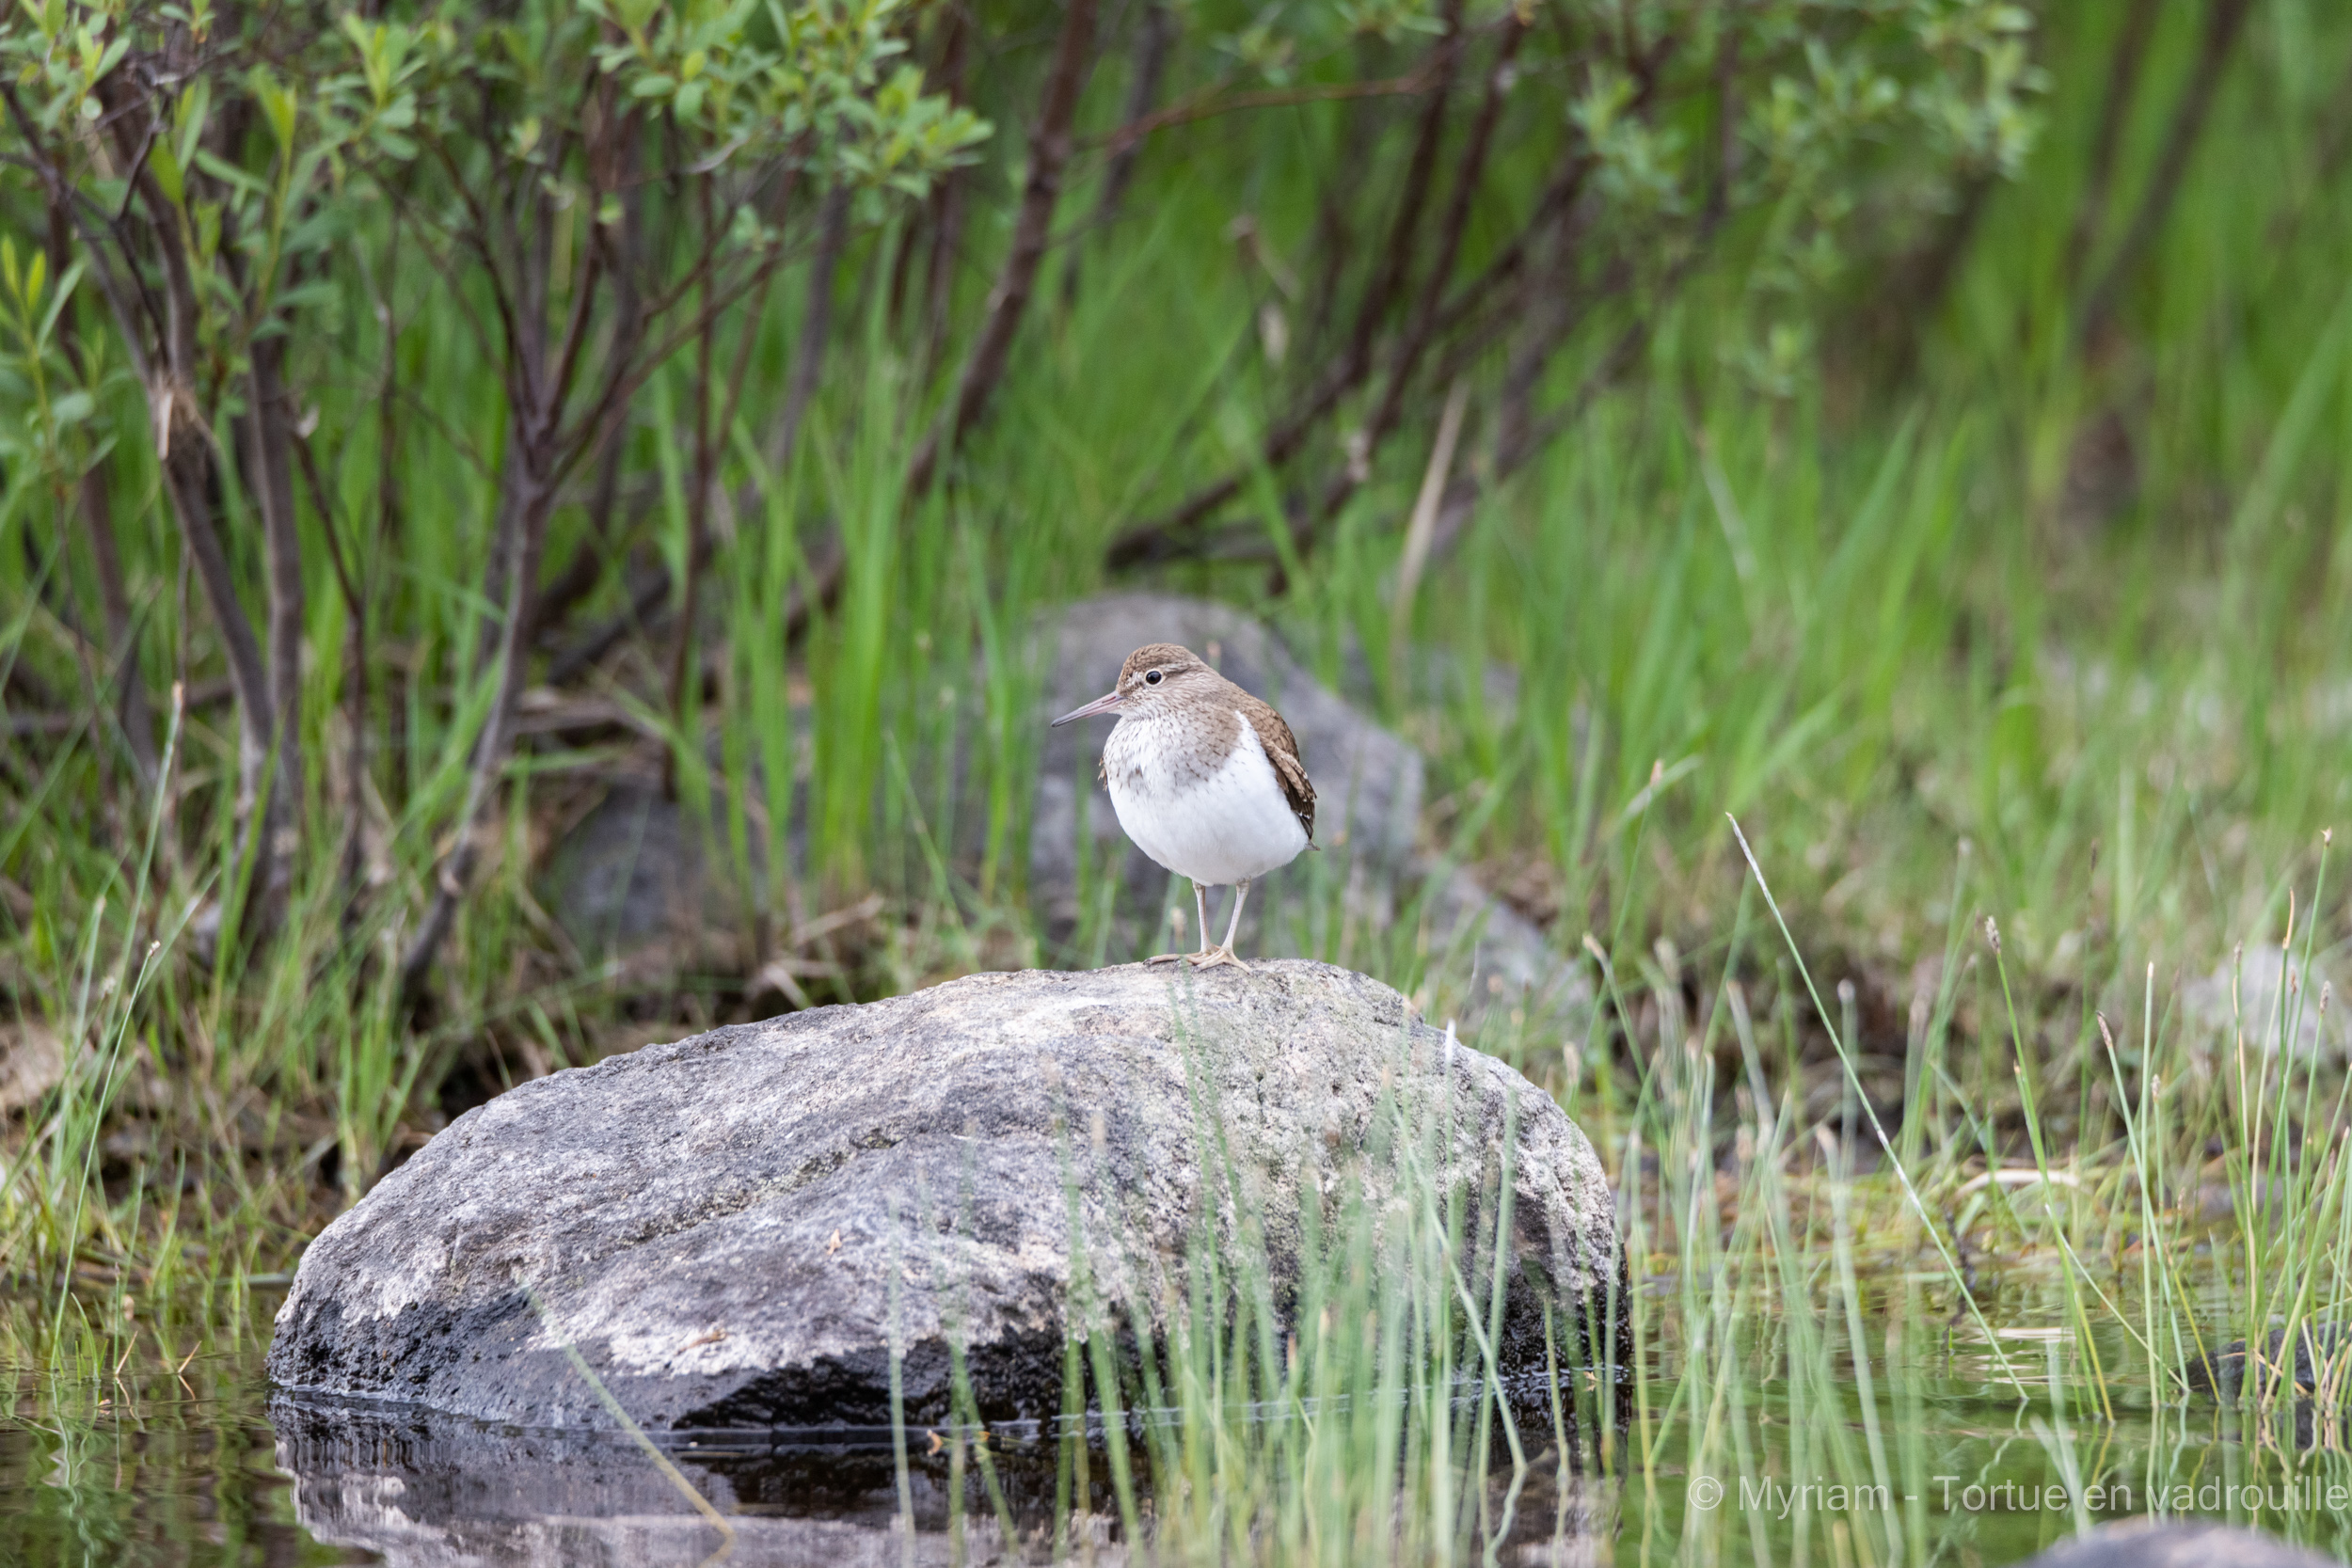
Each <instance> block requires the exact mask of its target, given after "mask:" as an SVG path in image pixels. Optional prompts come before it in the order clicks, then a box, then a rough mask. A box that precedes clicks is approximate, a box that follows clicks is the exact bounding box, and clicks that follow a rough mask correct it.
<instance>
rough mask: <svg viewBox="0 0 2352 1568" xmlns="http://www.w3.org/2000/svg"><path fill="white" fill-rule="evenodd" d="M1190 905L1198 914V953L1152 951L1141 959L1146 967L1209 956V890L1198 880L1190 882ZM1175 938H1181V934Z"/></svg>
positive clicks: (1180, 939)
mask: <svg viewBox="0 0 2352 1568" xmlns="http://www.w3.org/2000/svg"><path fill="white" fill-rule="evenodd" d="M1192 907H1193V909H1194V911H1197V912H1198V913H1199V915H1200V952H1198V953H1154V954H1152V956H1151V957H1150V958H1146V959H1144V960H1143V961H1144V964H1145V965H1146V966H1147V967H1149V966H1150V965H1152V964H1166V963H1174V962H1175V961H1176V960H1177V959H1179V958H1191V959H1194V960H1196V961H1198V960H1199V959H1201V958H1207V957H1208V956H1209V890H1208V889H1206V888H1204V887H1202V886H1201V885H1200V883H1199V882H1195V883H1193V884H1192ZM1177 940H1179V941H1182V940H1183V938H1182V936H1181V934H1180V935H1179V937H1178V939H1177Z"/></svg>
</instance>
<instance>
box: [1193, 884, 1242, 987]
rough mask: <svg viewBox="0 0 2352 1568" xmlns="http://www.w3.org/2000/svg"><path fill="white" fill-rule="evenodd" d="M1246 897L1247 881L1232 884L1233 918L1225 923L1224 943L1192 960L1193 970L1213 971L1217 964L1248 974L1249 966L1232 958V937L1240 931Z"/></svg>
mask: <svg viewBox="0 0 2352 1568" xmlns="http://www.w3.org/2000/svg"><path fill="white" fill-rule="evenodd" d="M1248 897H1249V879H1248V878H1247V877H1244V878H1243V879H1241V880H1240V881H1238V882H1235V883H1234V884H1233V918H1232V919H1231V920H1229V921H1227V922H1226V923H1225V941H1224V942H1223V944H1221V945H1220V946H1217V947H1214V948H1211V949H1210V950H1209V951H1208V952H1206V953H1202V954H1200V955H1199V956H1198V957H1196V958H1194V959H1193V960H1192V967H1193V968H1195V969H1215V968H1216V967H1217V966H1218V965H1219V964H1232V966H1233V967H1234V968H1235V969H1238V970H1240V971H1241V972H1242V973H1243V974H1248V973H1249V966H1248V964H1246V963H1244V962H1242V961H1241V960H1240V959H1239V958H1235V957H1233V936H1234V933H1235V932H1237V931H1239V930H1240V929H1241V907H1242V905H1243V903H1244V902H1245V901H1247V900H1248ZM1206 934H1207V933H1206V932H1203V933H1202V935H1204V936H1205V935H1206Z"/></svg>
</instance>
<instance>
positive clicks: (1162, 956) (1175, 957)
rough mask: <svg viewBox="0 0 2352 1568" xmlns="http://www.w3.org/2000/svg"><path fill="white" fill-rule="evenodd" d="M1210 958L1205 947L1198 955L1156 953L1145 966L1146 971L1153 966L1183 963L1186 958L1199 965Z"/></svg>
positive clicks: (1148, 959)
mask: <svg viewBox="0 0 2352 1568" xmlns="http://www.w3.org/2000/svg"><path fill="white" fill-rule="evenodd" d="M1208 956H1209V950H1208V949H1207V948H1205V947H1203V948H1202V949H1200V952H1198V953H1154V954H1152V956H1151V957H1150V958H1146V959H1144V960H1143V964H1144V967H1145V968H1146V969H1149V968H1150V967H1151V966H1152V965H1153V964H1172V963H1182V962H1184V960H1185V959H1186V958H1190V959H1191V960H1192V961H1193V962H1194V963H1196V964H1197V963H1199V962H1200V960H1201V959H1203V958H1207V957H1208Z"/></svg>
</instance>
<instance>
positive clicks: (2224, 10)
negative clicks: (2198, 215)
mask: <svg viewBox="0 0 2352 1568" xmlns="http://www.w3.org/2000/svg"><path fill="white" fill-rule="evenodd" d="M2252 9H2253V0H2213V4H2212V6H2211V7H2210V8H2208V9H2207V10H2206V12H2205V36H2204V41H2203V44H2202V45H2201V47H2200V48H2199V50H2198V53H2197V64H2196V67H2195V69H2194V70H2193V71H2191V72H2190V74H2189V80H2188V86H2187V87H2185V88H2183V89H2182V92H2181V100H2180V102H2179V103H2177V104H2175V105H2174V107H2173V110H2172V123H2171V126H2170V127H2169V130H2168V131H2167V132H2166V135H2165V139H2164V148H2163V150H2162V151H2161V152H2159V153H2158V154H2157V156H2156V166H2155V168H2154V170H2153V172H2151V173H2150V175H2149V176H2148V187H2147V189H2146V190H2144V191H2142V192H2141V193H2140V198H2139V207H2138V209H2137V211H2136V212H2134V213H2133V214H2132V223H2131V227H2130V228H2129V229H2127V230H2124V234H2123V239H2122V244H2120V245H2117V246H2116V248H2115V255H2114V257H2113V258H2112V259H2111V260H2109V261H2108V262H2107V266H2106V271H2105V272H2103V273H2101V274H2100V275H2099V280H2098V282H2097V283H2096V284H2094V285H2092V287H2091V290H2090V294H2089V295H2088V296H2086V297H2085V299H2084V301H2083V307H2082V311H2081V313H2080V314H2079V315H2078V316H2076V318H2075V327H2074V347H2075V351H2076V352H2077V353H2080V352H2081V351H2083V350H2084V349H2086V348H2088V347H2090V345H2091V344H2093V343H2094V342H2096V341H2098V340H2099V338H2100V337H2101V335H2102V334H2104V333H2105V332H2106V328H2107V326H2108V325H2110V323H2111V322H2112V320H2113V318H2114V314H2115V308H2116V304H2117V301H2118V300H2119V299H2120V298H2121V297H2122V292H2123V285H2124V283H2125V282H2126V281H2128V280H2129V278H2130V277H2131V275H2132V274H2133V272H2134V271H2136V270H2137V268H2138V266H2139V261H2140V257H2141V256H2142V255H2144V254H2145V253H2146V251H2147V249H2148V247H2149V246H2150V245H2153V244H2154V243H2155V238H2156V236H2157V235H2158V234H2159V233H2161V232H2162V231H2163V229H2164V221H2165V219H2166V217H2168V216H2169V214H2170V213H2171V211H2172V202H2173V200H2174V198H2176V197H2178V196H2179V195H2180V190H2181V180H2182V177H2183V176H2184V175H2185V174H2186V173H2187V172H2188V161H2189V157H2190V155H2191V154H2192V153H2194V152H2195V151H2196V150H2197V138H2198V135H2200V134H2201V132H2202V131H2203V130H2204V125H2205V117H2206V114H2207V112H2208V111H2209V110H2211V109H2212V107H2213V98H2214V92H2215V90H2216V89H2217V87H2219V86H2220V84H2221V76H2222V72H2223V71H2225V70H2226V69H2227V68H2228V66H2229V63H2230V55H2231V52H2232V50H2233V47H2234V45H2235V44H2236V42H2237V36H2238V34H2239V32H2240V31H2241V30H2242V29H2243V28H2244V26H2245V24H2246V18H2247V16H2248V14H2249V12H2251V11H2252Z"/></svg>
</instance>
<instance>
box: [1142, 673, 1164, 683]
mask: <svg viewBox="0 0 2352 1568" xmlns="http://www.w3.org/2000/svg"><path fill="white" fill-rule="evenodd" d="M1143 684H1144V685H1146V686H1157V685H1159V684H1160V673H1159V672H1158V671H1157V670H1147V671H1145V672H1144V675H1143Z"/></svg>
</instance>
